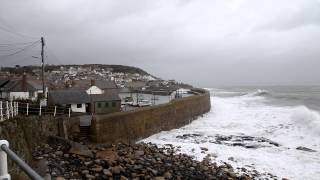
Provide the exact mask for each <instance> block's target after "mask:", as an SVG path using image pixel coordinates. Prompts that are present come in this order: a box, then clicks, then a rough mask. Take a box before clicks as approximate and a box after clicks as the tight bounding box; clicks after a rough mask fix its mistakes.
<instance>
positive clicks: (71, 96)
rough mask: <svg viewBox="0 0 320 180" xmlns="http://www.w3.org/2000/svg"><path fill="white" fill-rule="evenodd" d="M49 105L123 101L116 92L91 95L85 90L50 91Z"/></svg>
mask: <svg viewBox="0 0 320 180" xmlns="http://www.w3.org/2000/svg"><path fill="white" fill-rule="evenodd" d="M48 99H49V104H82V103H90V102H99V101H104V102H105V101H117V100H121V99H120V98H119V95H118V94H117V93H115V92H107V93H104V94H92V95H89V94H87V93H86V91H84V90H57V91H50V92H49V95H48Z"/></svg>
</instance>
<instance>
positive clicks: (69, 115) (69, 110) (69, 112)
mask: <svg viewBox="0 0 320 180" xmlns="http://www.w3.org/2000/svg"><path fill="white" fill-rule="evenodd" d="M70 114H71V110H70V108H69V117H70Z"/></svg>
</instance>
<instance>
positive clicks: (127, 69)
mask: <svg viewBox="0 0 320 180" xmlns="http://www.w3.org/2000/svg"><path fill="white" fill-rule="evenodd" d="M61 67H64V68H70V67H74V68H78V67H83V68H88V67H91V68H92V69H97V68H104V69H110V70H111V71H112V72H118V73H131V74H134V73H138V74H140V75H150V76H152V77H154V78H156V79H158V78H157V77H155V76H153V75H151V74H149V73H148V72H146V71H144V70H142V69H141V68H138V67H133V66H125V65H111V64H82V65H79V64H67V65H46V66H45V71H53V70H59V69H60V68H61ZM39 68H40V67H39V66H16V67H1V71H2V72H10V73H12V74H22V73H23V72H26V73H28V74H33V71H34V70H37V69H39Z"/></svg>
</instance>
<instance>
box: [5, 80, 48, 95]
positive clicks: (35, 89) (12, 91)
mask: <svg viewBox="0 0 320 180" xmlns="http://www.w3.org/2000/svg"><path fill="white" fill-rule="evenodd" d="M42 88H43V87H42V83H41V81H38V80H31V79H27V78H26V75H23V77H22V78H21V79H15V80H9V81H8V82H7V83H6V84H5V85H3V86H2V87H1V88H0V92H1V94H0V95H1V98H3V99H8V100H16V99H24V100H27V99H28V100H33V101H34V100H37V98H38V97H39V95H40V94H43V89H42ZM45 91H46V92H45V95H46V94H47V91H48V88H47V87H45Z"/></svg>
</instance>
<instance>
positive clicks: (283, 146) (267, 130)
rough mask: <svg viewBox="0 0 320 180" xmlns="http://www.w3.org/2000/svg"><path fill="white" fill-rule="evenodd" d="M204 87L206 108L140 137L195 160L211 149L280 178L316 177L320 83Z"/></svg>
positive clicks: (219, 159) (232, 161)
mask: <svg viewBox="0 0 320 180" xmlns="http://www.w3.org/2000/svg"><path fill="white" fill-rule="evenodd" d="M208 90H210V92H211V105H212V109H211V111H210V112H209V113H207V114H205V115H204V116H203V117H200V118H198V119H197V120H195V121H193V122H192V123H191V124H189V125H187V126H184V127H182V128H180V129H174V130H171V131H166V132H160V133H158V134H155V135H153V136H151V137H149V138H147V139H144V140H143V141H144V142H152V143H155V144H158V145H165V144H173V145H174V146H176V147H178V146H180V147H181V148H180V150H181V152H182V153H186V154H189V155H192V156H194V157H195V158H196V159H198V160H202V158H204V157H205V156H206V155H207V154H211V155H213V156H214V157H216V158H214V159H213V160H214V161H215V162H221V163H222V162H227V163H230V164H231V165H233V167H234V168H237V167H245V168H247V169H251V170H252V169H256V170H257V171H259V172H261V173H271V174H274V175H276V176H278V178H289V179H301V180H302V179H304V180H305V179H310V180H318V179H320V114H319V112H320V87H310V86H309V87H259V88H254V87H249V88H248V87H246V88H220V89H217V88H215V89H208ZM201 147H205V148H208V151H205V152H204V151H202V150H201ZM261 178H266V176H264V177H261Z"/></svg>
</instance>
